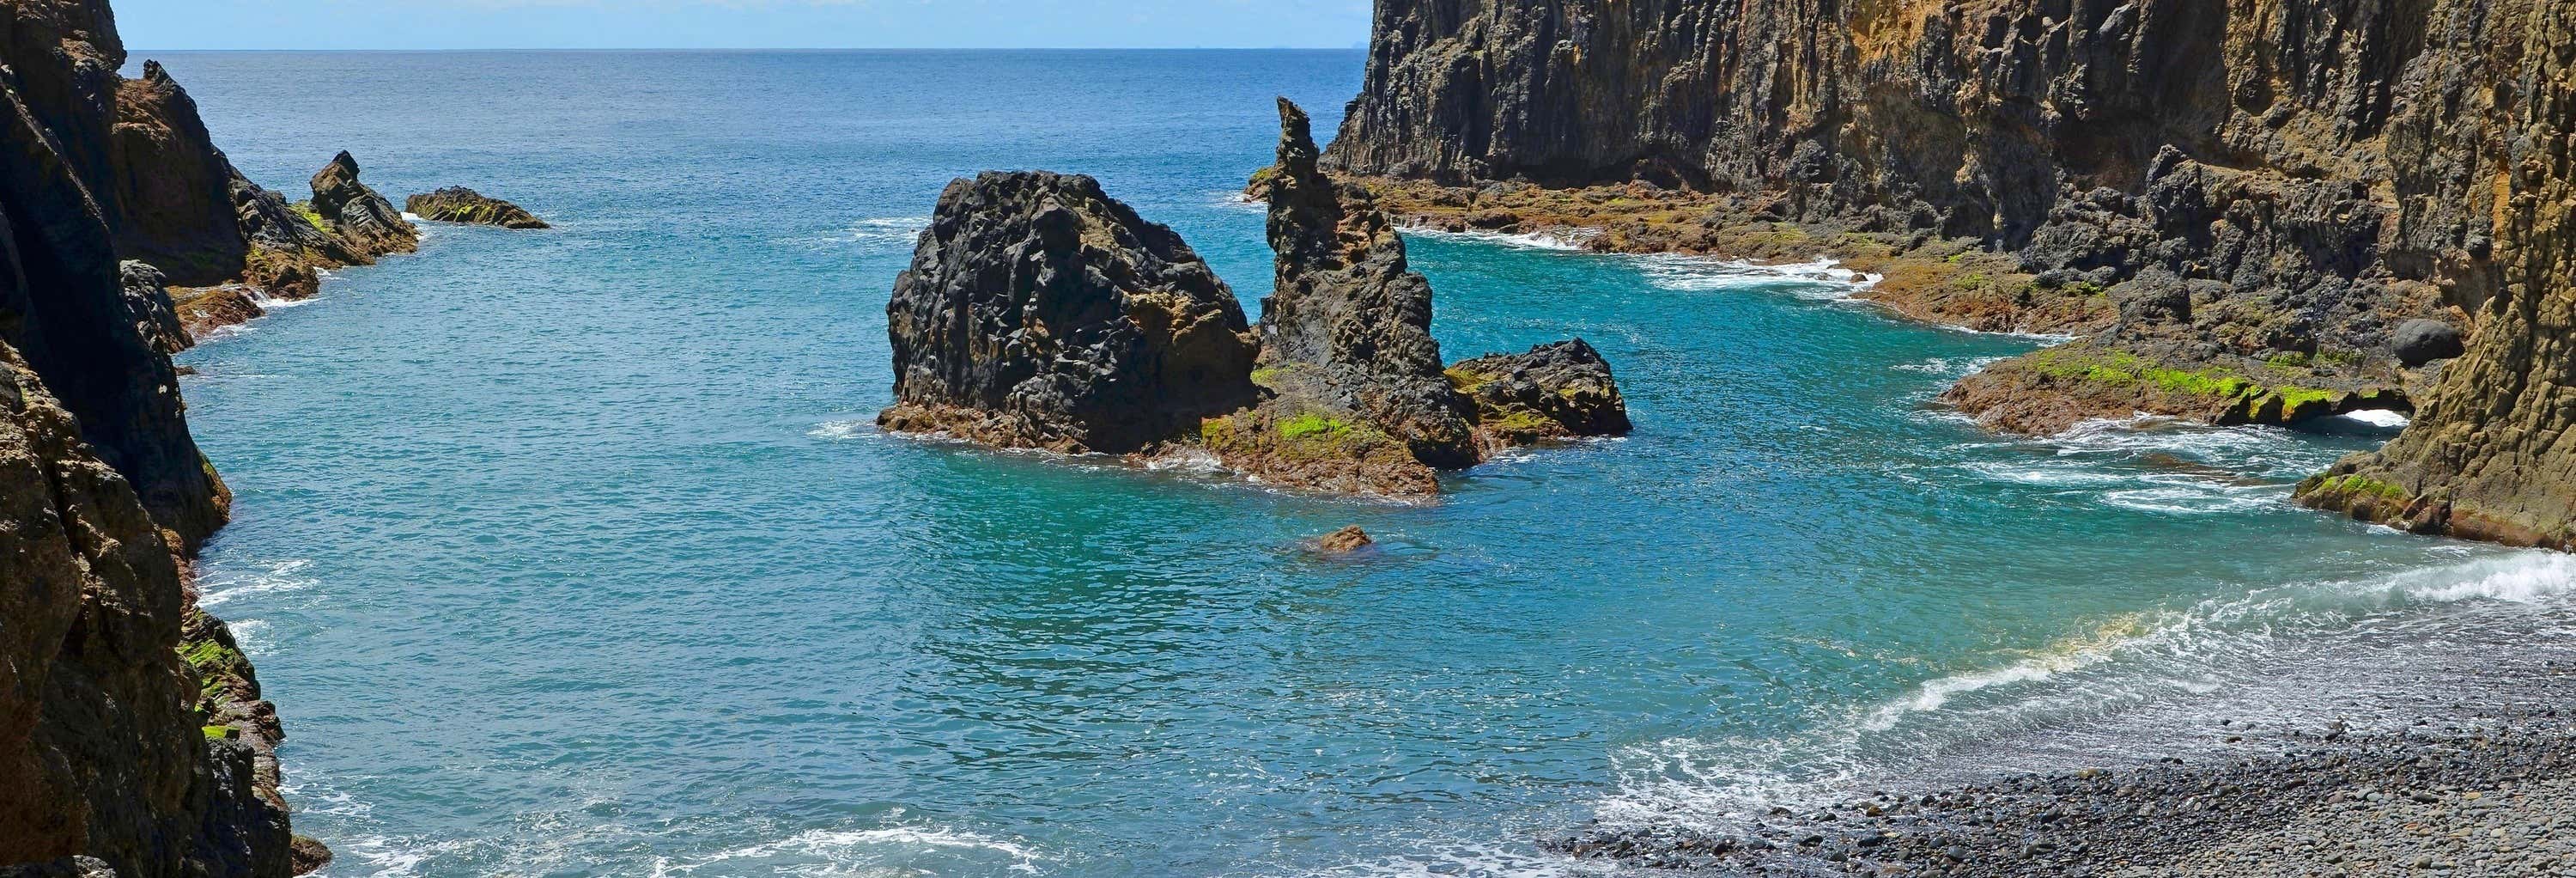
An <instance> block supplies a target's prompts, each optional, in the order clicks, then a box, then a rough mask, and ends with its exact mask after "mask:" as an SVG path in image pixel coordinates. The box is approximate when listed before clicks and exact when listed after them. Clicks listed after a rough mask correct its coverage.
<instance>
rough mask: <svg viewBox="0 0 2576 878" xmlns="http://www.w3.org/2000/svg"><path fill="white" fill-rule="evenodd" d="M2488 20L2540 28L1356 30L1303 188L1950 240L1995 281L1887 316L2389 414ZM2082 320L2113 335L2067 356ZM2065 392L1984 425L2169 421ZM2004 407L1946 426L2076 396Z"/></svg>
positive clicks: (2496, 6)
mask: <svg viewBox="0 0 2576 878" xmlns="http://www.w3.org/2000/svg"><path fill="white" fill-rule="evenodd" d="M2515 4H2520V6H2521V8H2524V9H2531V8H2536V7H2537V5H2538V4H2537V3H2534V2H2532V0H2445V2H2415V3H2394V4H2392V3H2359V2H2350V0H2266V2H2250V3H2230V4H2219V3H2203V2H2188V0H2144V2H2130V3H2112V2H2038V0H1977V2H1930V0H1889V2H1872V3H1754V4H1746V3H1732V2H1716V0H1645V2H1619V3H1610V2H1602V0H1468V2H1440V0H1386V2H1382V3H1380V4H1379V5H1378V13H1377V25H1376V26H1377V34H1378V42H1377V44H1376V46H1375V47H1374V48H1373V49H1372V53H1371V59H1370V66H1369V73H1368V80H1367V82H1368V84H1367V87H1366V89H1365V91H1364V92H1363V93H1362V94H1361V96H1360V97H1359V99H1358V100H1357V101H1355V102H1354V103H1353V104H1352V109H1351V113H1350V115H1349V117H1348V121H1347V122H1346V124H1345V126H1344V128H1343V132H1342V137H1341V139H1340V140H1338V141H1336V143H1335V144H1334V148H1333V152H1332V153H1331V155H1330V156H1329V157H1328V162H1327V163H1328V164H1330V165H1332V166H1334V167H1337V168H1339V169H1341V170H1345V171H1349V172H1353V173H1359V174H1368V175H1386V176H1400V177H1422V178H1430V179H1435V180H1445V181H1451V182H1459V183H1470V184H1473V183H1479V182H1481V181H1487V180H1500V179H1514V178H1518V179H1526V180H1530V181H1535V182H1539V183H1543V184H1548V185H1555V186H1584V185H1595V184H1615V183H1624V182H1628V181H1641V182H1643V183H1651V184H1657V185H1663V186H1673V187H1686V188H1688V189H1691V190H1694V191H1699V192H1715V193H1722V194H1726V195H1729V196H1730V198H1729V199H1727V200H1725V201H1724V202H1723V203H1722V204H1721V205H1720V206H1718V207H1717V208H1714V209H1711V210H1710V211H1709V213H1708V214H1707V215H1706V218H1705V220H1704V221H1703V222H1702V223H1701V225H1704V226H1708V227H1711V228H1714V227H1721V226H1748V225H1768V224H1771V223H1782V224H1789V225H1800V224H1803V226H1802V228H1801V229H1800V230H1799V231H1801V232H1804V233H1807V234H1800V235H1793V236H1797V237H1800V240H1801V241H1802V242H1803V243H1802V244H1801V245H1800V246H1802V247H1805V248H1808V249H1809V250H1810V251H1811V252H1834V253H1847V252H1849V251H1854V250H1869V249H1872V247H1873V246H1874V247H1876V249H1877V250H1879V251H1880V252H1881V254H1882V255H1883V253H1884V251H1885V250H1886V249H1887V247H1886V246H1881V245H1879V244H1873V245H1871V246H1864V247H1851V246H1845V245H1846V244H1848V242H1847V241H1844V240H1842V239H1838V238H1836V237H1835V234H1834V233H1838V232H1848V233H1854V234H1862V235H1887V236H1899V237H1895V238H1882V239H1879V241H1880V242H1882V243H1884V244H1892V245H1893V246H1894V247H1895V248H1896V249H1897V250H1899V251H1903V250H1906V249H1908V248H1911V247H1916V246H1919V242H1920V241H1922V240H1924V239H1926V238H1929V239H1966V240H1973V241H1976V242H1978V243H1980V244H1981V245H1982V246H1983V247H1985V248H1987V249H1989V250H1993V251H2000V252H2005V253H2010V254H2012V255H2013V256H2014V257H2015V260H2016V262H2017V263H2018V264H2016V265H2012V266H2010V271H2011V276H2010V277H2006V276H2004V274H2002V273H1999V272H1990V271H1986V270H1983V269H1980V270H1978V271H1972V272H1943V273H1942V275H1941V276H1942V277H1943V278H1944V279H1945V280H1946V281H1948V282H1946V283H1938V284H1908V283H1906V282H1907V281H1908V280H1909V278H1905V277H1893V278H1892V279H1891V286H1898V285H1903V286H1905V288H1906V289H1907V290H1908V291H1909V292H1910V293H1912V294H1914V295H1915V296H1916V297H1918V298H1921V297H1928V298H1931V299H1934V300H1936V301H1933V302H1931V303H1929V304H1928V307H1922V308H1919V309H1916V308H1909V307H1908V304H1909V303H1906V302H1897V303H1895V304H1897V305H1898V307H1899V308H1900V309H1901V310H1908V311H1909V312H1912V311H1916V310H1920V311H1923V312H1929V313H1930V314H1931V315H1933V316H1935V317H1936V318H1946V319H1957V320H1958V321H1959V322H1972V321H1971V319H1970V318H1974V319H1973V322H1975V323H1978V324H1980V325H1985V326H2004V327H2011V326H2014V325H2015V324H2016V323H2026V322H2027V321H2020V320H2016V319H2014V318H2013V317H2012V316H2011V315H2012V314H2013V313H2021V314H2030V313H2040V314H2043V315H2044V316H2046V317H2047V318H2048V319H2043V320H2040V321H2038V322H2040V323H2042V324H2051V323H2053V324H2055V325H2062V326H2068V327H2079V326H2080V327H2084V328H2083V329H2082V330H2080V331H2085V332H2090V333H2094V334H2095V340H2096V341H2097V342H2099V343H2100V344H2101V345H2103V346H2104V347H2106V348H2108V349H2110V350H2113V351H2116V352H2119V353H2122V354H2126V355H2130V356H2134V357H2138V358H2142V359H2144V360H2146V361H2148V362H2149V363H2150V364H2151V367H2152V368H2155V369H2157V370H2160V371H2165V372H2178V373H2195V374H2201V375H2203V376H2204V377H2209V378H2210V379H2211V380H2210V381H2208V382H2206V383H2205V384H2199V385H2195V386H2206V387H2213V388H2216V387H2229V386H2237V385H2244V386H2255V387H2260V388H2261V389H2262V390H2263V391H2264V393H2266V394H2269V393H2273V392H2285V393H2295V394H2301V395H2313V394H2316V393H2333V394H2339V395H2342V394H2354V393H2363V394H2368V395H2370V396H2372V397H2373V398H2386V399H2396V400H2399V401H2400V402H2401V403H2403V402H2406V401H2409V400H2410V398H2411V397H2410V394H2408V393H2407V392H2406V391H2407V390H2408V389H2409V388H2417V389H2421V388H2426V387H2429V386H2430V383H2431V381H2430V378H2431V376H2430V374H2429V373H2417V372H2410V371H2408V369H2407V364H2406V363H2405V362H2403V360H2402V359H2401V358H2400V357H2399V356H2397V351H2396V349H2395V348H2396V341H2397V339H2396V338H2395V333H2394V329H2395V327H2396V325H2398V324H2399V323H2400V322H2402V321H2405V320H2410V319H2425V320H2438V321H2443V322H2446V323H2451V324H2454V325H2456V324H2458V323H2460V322H2462V321H2463V320H2464V312H2462V311H2461V310H2459V309H2460V308H2463V307H2474V306H2475V304H2476V302H2477V300H2478V297H2479V296H2480V295H2481V294H2480V292H2479V290H2480V289H2482V288H2483V286H2484V284H2483V283H2481V282H2480V281H2479V280H2478V279H2477V278H2476V276H2475V273H2476V268H2475V265H2474V263H2475V262H2476V261H2477V260H2478V259H2479V257H2478V256H2477V254H2478V253H2479V252H2481V250H2482V249H2483V248H2486V247H2488V246H2489V244H2488V241H2489V240H2490V239H2491V238H2492V234H2491V232H2489V231H2488V230H2487V228H2486V226H2487V219H2486V217H2487V214H2488V213H2489V211H2488V210H2487V209H2486V208H2487V206H2488V205H2490V204H2491V203H2492V202H2493V201H2494V198H2495V194H2494V191H2493V187H2491V186H2487V185H2485V184H2484V183H2482V182H2481V181H2482V180H2485V179H2486V177H2487V175H2486V174H2485V173H2484V172H2483V171H2481V170H2479V168H2478V167H2477V166H2478V164H2479V160H2478V157H2477V156H2478V153H2479V147H2478V146H2477V144H2478V143H2480V142H2481V140H2482V139H2483V138H2482V136H2481V133H2480V132H2481V129H2480V128H2479V125H2480V124H2481V123H2479V122H2477V121H2475V120H2470V119H2465V118H2463V116H2462V114H2459V113H2455V112H2452V111H2451V110H2450V109H2449V108H2453V107H2457V106H2460V105H2461V104H2462V103H2463V102H2466V103H2475V102H2478V101H2481V100H2484V98H2483V97H2481V96H2479V95H2478V94H2476V93H2475V91H2476V89H2475V87H2474V84H2475V83H2476V82H2478V81H2479V79H2478V77H2477V75H2475V74H2471V73H2464V72H2463V70H2462V69H2461V65H2462V63H2464V62H2463V60H2462V59H2461V58H2460V57H2459V54H2458V52H2457V51H2455V50H2454V49H2453V48H2450V47H2448V46H2446V45H2445V44H2444V39H2452V38H2456V37H2457V36H2459V35H2460V34H2461V33H2462V32H2463V31H2462V30H2461V28H2467V27H2479V26H2483V25H2480V24H2478V22H2480V21H2482V20H2484V19H2486V18H2491V17H2492V15H2493V14H2498V13H2499V12H2500V11H2503V10H2508V9H2509V8H2510V7H2513V6H2514V5H2515ZM2428 33H2430V34H2435V35H2442V37H2443V38H2442V39H2428V37H2427V34H2428ZM1467 215H1468V216H1471V217H1472V216H1473V209H1472V208H1470V210H1469V211H1468V212H1467ZM1685 231H1687V230H1685ZM1906 235H1911V236H1915V237H1914V238H1912V239H1911V241H1912V242H1914V243H1909V242H1908V239H1906V238H1904V237H1902V236H1906ZM1679 237H1682V238H1689V237H1691V236H1689V235H1681V236H1679ZM1890 273H1891V274H1892V275H1893V274H1897V273H1898V272H1890ZM2148 277H2154V278H2159V279H2157V280H2153V281H2150V282H2149V283H2151V284H2152V285H2154V286H2155V289H2141V290H2130V289H2124V287H2128V286H2130V285H2132V284H2135V283H2139V282H2140V279H2141V278H2148ZM1962 292H1965V293H1970V294H1972V295H1968V296H1964V297H1963V296H1959V295H1958V294H1959V293H1962ZM1947 298H1966V299H1971V300H1975V304H1976V307H1975V308H1972V309H1968V310H1966V311H1965V312H1963V313H1959V314H1955V315H1954V314H1952V313H1949V312H1950V311H1952V310H1956V309H1950V308H1947V307H1946V305H1945V303H1944V302H1942V301H1938V300H1941V299H1947ZM1988 300H1992V301H1991V302H1989V301H1988ZM2088 301H2092V302H2101V301H2108V302H2117V303H2119V304H2121V305H2122V306H2123V307H2121V309H2120V311H2119V315H2118V318H2117V320H2116V321H2115V322H2114V323H2113V324H2112V325H2111V326H2109V327H2108V328H2107V329H2097V328H2095V327H2094V326H2093V325H2092V321H2091V320H2090V318H2089V317H2086V316H2085V315H2087V314H2089V313H2091V312H2092V310H2093V309H2091V308H2090V307H2087V306H2086V305H2085V303H2087V302H2088ZM2132 302H2136V303H2140V304H2144V305H2147V306H2148V307H2136V308H2131V307H2126V306H2127V305H2128V304H2130V303H2132ZM2176 305H2178V306H2179V307H2173V306H2176ZM1991 311H2000V312H2005V313H2002V314H1989V313H1985V312H1991ZM2057 315H2072V316H2067V317H2064V318H2063V319H2059V318H2058V317H2057ZM2096 374H2098V375H2100V376H2102V377H2105V378H2107V379H2109V380H2108V381H2107V382H2106V383H2107V384H2109V385H2112V386H2110V387H2107V388H2105V387H2100V386H2088V387H2085V388H2083V392H2080V393H2076V394H2072V395H2067V396H2065V397H2064V398H2063V399H2061V400H2059V402H2058V404H2055V405H2047V406H2043V407H2044V408H2048V409H2050V410H2051V411H2050V412H2049V413H2048V416H2045V417H2029V416H2027V414H2026V409H2015V410H2013V411H2010V412H2005V413H2001V414H1998V415H1996V416H1995V417H1993V418H1991V419H1990V422H1992V423H1995V424H1996V425H1997V426H2001V427H2006V428H2012V429H2038V430H2046V429H2053V428H2062V427H2063V426H2064V425H2065V424H2066V423H2067V422H2069V419H2081V418H2085V417H2098V416H2119V415H2126V414H2128V413H2129V411H2130V410H2131V409H2132V408H2139V409H2147V410H2154V409H2156V408H2157V407H2159V406H2162V405H2163V401H2164V400H2166V399H2167V398H2169V396H2170V395H2169V394H2168V393H2167V392H2166V391H2168V390H2170V389H2171V388H2170V387H2166V386H2162V385H2155V384H2152V383H2142V382H2137V381H2129V380H2124V379H2123V375H2124V374H2130V375H2133V374H2134V373H2122V372H2119V371H2116V370H2105V371H2102V372H2099V373H2096ZM2059 377H2060V378H2061V379H2062V378H2063V377H2064V376H2059ZM2007 385H2008V386H2010V387H2011V388H2013V389H2012V390H2011V392H2010V393H2000V394H1999V393H1992V392H1985V393H1968V394H1961V395H1959V396H1957V397H1954V398H1953V402H1957V403H1960V404H1962V405H1964V406H1966V407H1968V408H1969V409H1970V410H1971V411H1972V412H1973V413H1977V414H1981V415H1983V414H1986V413H1988V411H1990V410H1989V409H1987V408H1985V407H1983V405H1982V404H1983V403H1985V402H1987V401H1989V400H1995V399H2009V398H2012V397H2015V396H2032V395H2046V394H2053V393H2058V392H2059V391H2061V390H2065V389H2073V388H2074V387H2075V385H2074V384H2072V383H2070V382H2067V381H2064V380H2058V381H2033V380H2024V379H2023V378H2021V377H2011V376H2008V380H2007V381H2005V382H2002V383H1995V382H1990V386H1989V387H1988V388H1987V390H1993V389H1994V388H1995V387H1997V386H2007ZM2097 398H2098V404H2096V402H2097ZM2231 404H2232V403H2231V402H2229V401H2228V400H2219V399H2193V400H2188V401H2187V403H2186V404H2184V405H2179V406H2168V407H2170V408H2175V409H2176V411H2174V412H2171V413H2176V414H2181V413H2186V412H2185V411H2184V410H2201V409H2208V408H2216V407H2225V406H2227V405H2231ZM2016 412H2021V413H2016Z"/></svg>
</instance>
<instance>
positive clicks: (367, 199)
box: [311, 152, 420, 265]
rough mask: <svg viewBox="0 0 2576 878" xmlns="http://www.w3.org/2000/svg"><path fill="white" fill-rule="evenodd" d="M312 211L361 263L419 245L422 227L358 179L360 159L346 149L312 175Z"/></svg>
mask: <svg viewBox="0 0 2576 878" xmlns="http://www.w3.org/2000/svg"><path fill="white" fill-rule="evenodd" d="M311 206H312V210H313V214H314V215H315V216H318V217H320V218H321V221H322V225H323V226H324V227H325V228H327V229H329V230H330V231H331V232H332V233H334V234H337V235H339V236H340V238H341V239H342V240H344V241H347V242H349V246H350V249H351V251H352V252H353V253H354V254H355V255H356V256H357V259H356V260H355V261H356V262H357V263H358V264H360V265H365V264H368V263H370V262H373V261H375V258H376V257H378V256H384V255H387V254H392V253H409V252H412V251H414V250H418V249H420V229H418V228H416V227H414V226H413V225H412V224H411V221H410V220H406V219H403V215H402V211H399V210H395V209H394V204H393V202H391V201H386V200H385V197H384V196H382V195H378V194H376V190H374V189H369V188H367V184H365V183H361V182H359V181H358V160H357V159H355V158H351V157H350V156H349V154H348V153H347V152H342V153H340V154H339V155H338V156H337V157H334V158H333V159H331V163H330V164H328V165H324V166H322V170H320V171H318V172H315V173H314V175H313V201H312V202H311Z"/></svg>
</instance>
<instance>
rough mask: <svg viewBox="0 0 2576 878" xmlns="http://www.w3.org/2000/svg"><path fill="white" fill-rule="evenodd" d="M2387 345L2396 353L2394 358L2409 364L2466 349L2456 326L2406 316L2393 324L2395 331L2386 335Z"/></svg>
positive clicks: (2465, 350) (2421, 362) (2442, 358)
mask: <svg viewBox="0 0 2576 878" xmlns="http://www.w3.org/2000/svg"><path fill="white" fill-rule="evenodd" d="M2388 346H2389V349H2390V352H2392V353H2394V354H2396V355H2397V360H2398V362H2402V363H2405V364H2406V365H2409V366H2421V365H2424V364H2426V363H2430V362H2432V361H2434V360H2448V359H2451V358H2453V357H2457V356H2459V355H2461V354H2462V353H2465V352H2467V350H2468V347H2467V346H2466V345H2465V344H2463V343H2462V342H2461V341H2460V329H2459V327H2456V326H2452V325H2451V324H2448V323H2444V322H2442V321H2439V320H2409V321H2406V322H2404V323H2400V324H2397V331H2395V332H2393V333H2390V335H2389V343H2388Z"/></svg>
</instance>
